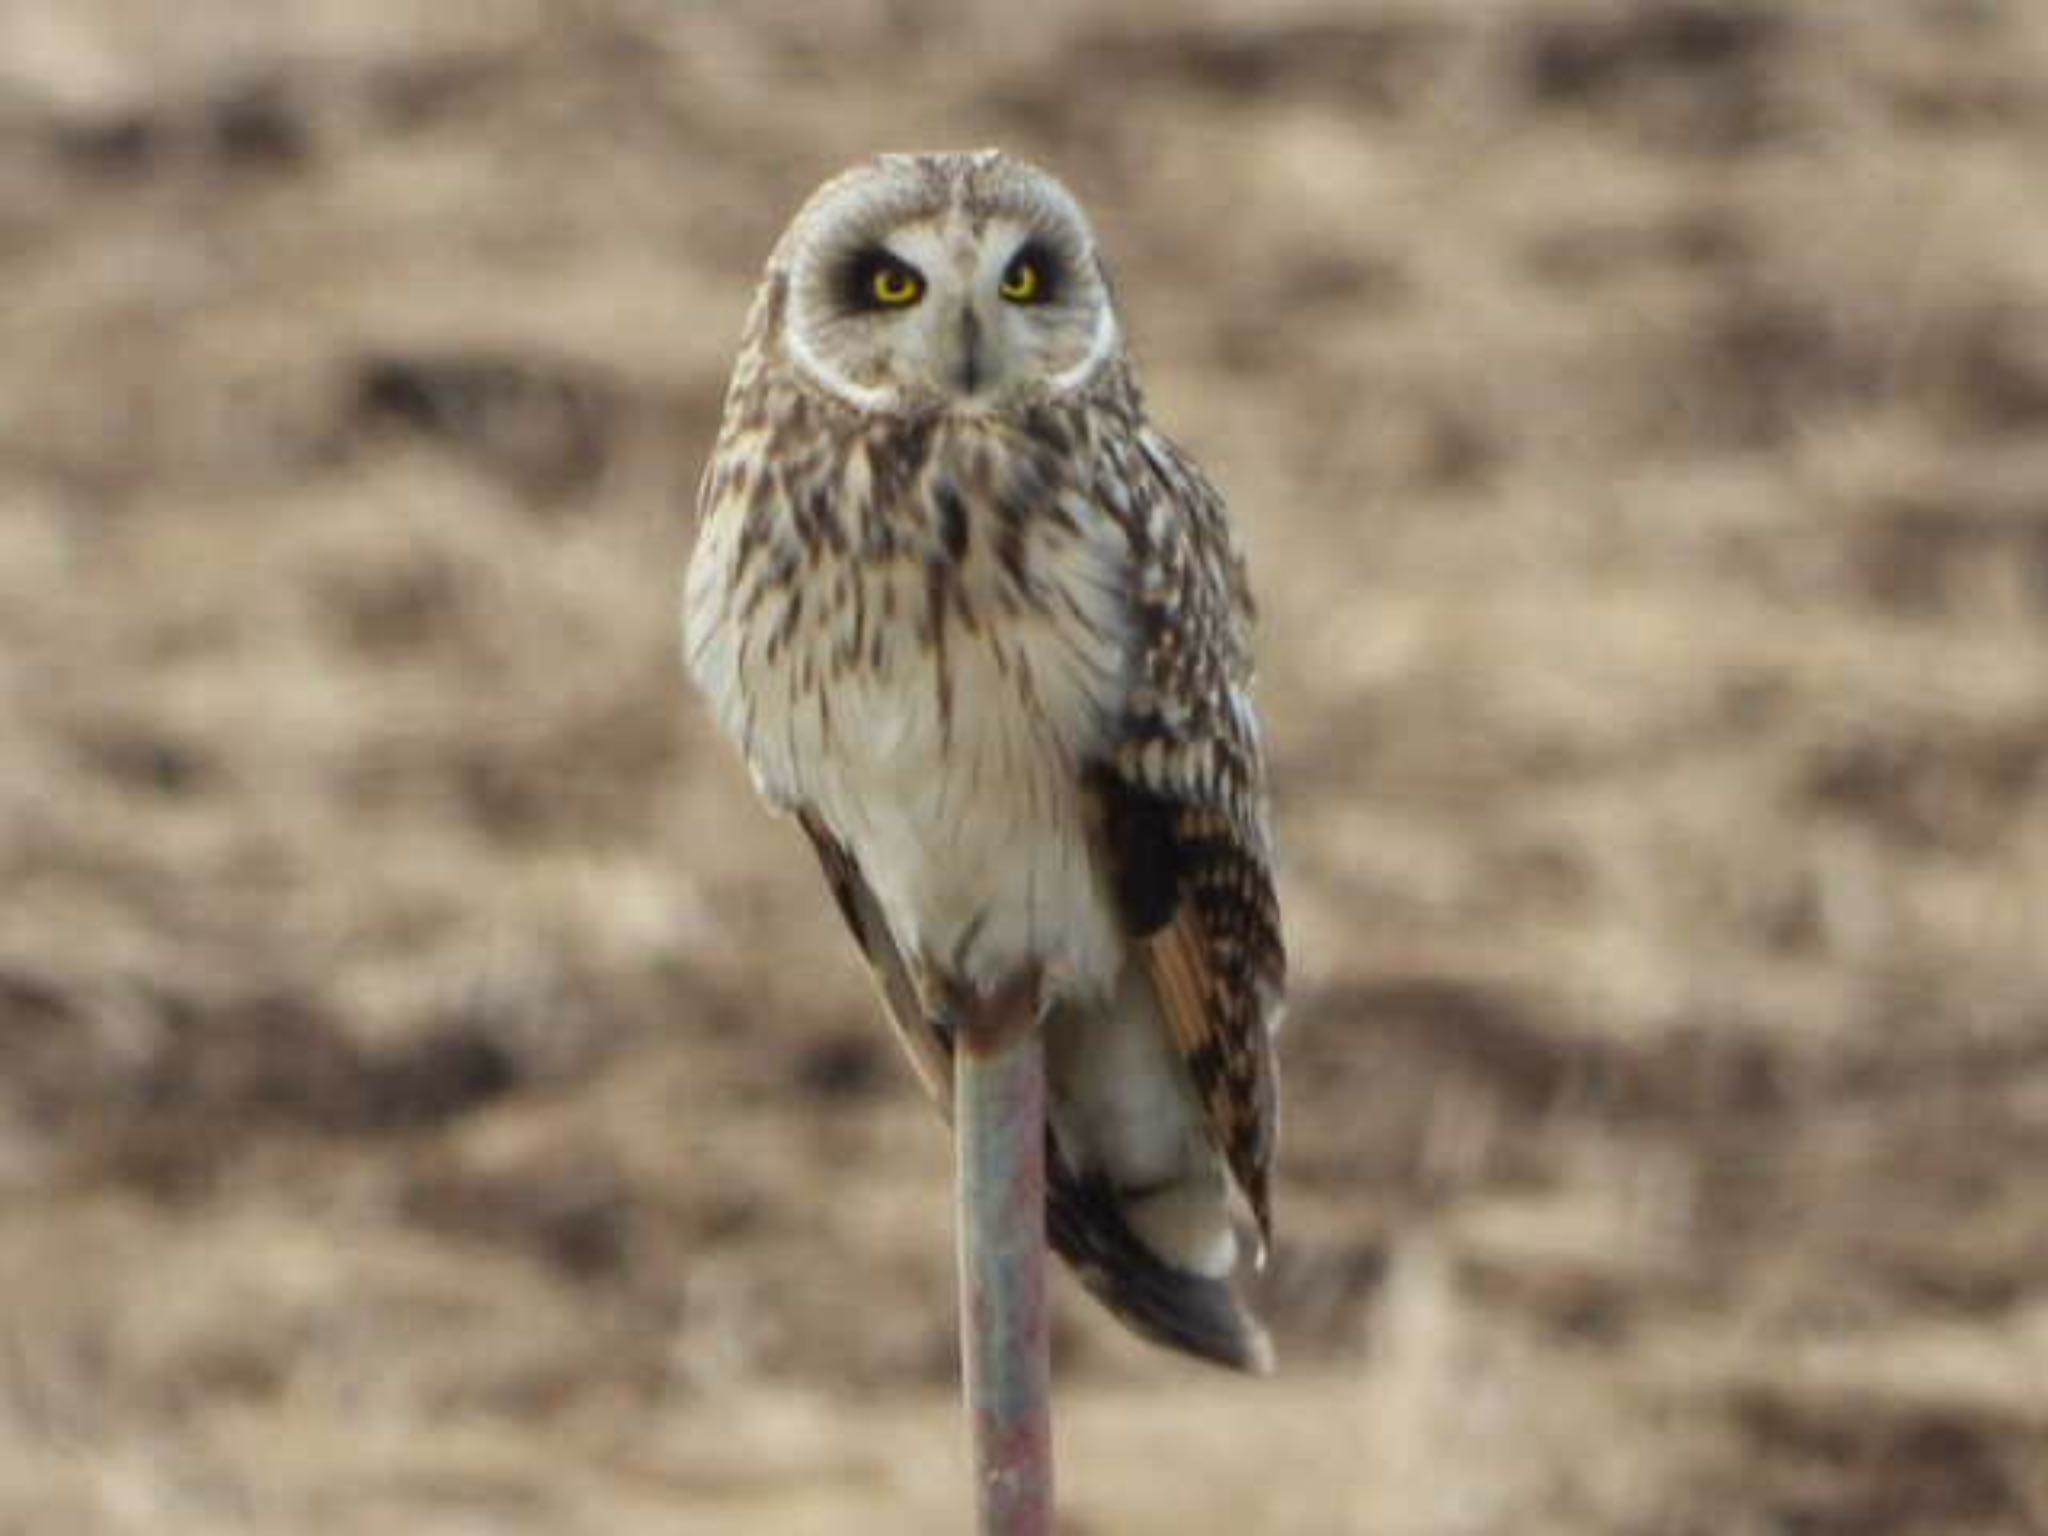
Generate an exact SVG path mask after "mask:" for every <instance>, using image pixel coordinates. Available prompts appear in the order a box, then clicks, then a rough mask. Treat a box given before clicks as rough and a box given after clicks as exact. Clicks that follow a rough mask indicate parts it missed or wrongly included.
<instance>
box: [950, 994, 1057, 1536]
mask: <svg viewBox="0 0 2048 1536" xmlns="http://www.w3.org/2000/svg"><path fill="white" fill-rule="evenodd" d="M1038 1004H1039V987H1038V976H1037V974H1036V973H1035V972H1031V973H1027V974H1026V975H1024V976H1023V977H1020V978H1018V979H1017V980H1014V981H1012V982H1009V983H1007V984H1006V985H1004V986H1003V987H1001V988H999V989H998V990H997V991H996V992H995V993H993V994H992V995H990V996H988V997H977V998H973V999H971V1000H964V1002H963V1005H962V1006H961V1007H960V1009H959V1011H958V1013H957V1014H956V1019H957V1023H958V1032H957V1035H956V1038H955V1045H954V1051H953V1106H954V1110H953V1113H954V1145H955V1148H956V1159H957V1161H956V1165H955V1193H956V1198H957V1202H958V1205H959V1237H960V1240H959V1252H960V1363H961V1378H962V1386H963V1389H964V1393H965V1399H966V1407H967V1414H968V1418H969V1421H970V1425H971V1430H972V1434H973V1442H974V1476H975V1507H976V1511H977V1515H978V1523H977V1526H976V1529H977V1530H978V1531H979V1532H980V1533H981V1536H1049V1533H1050V1532H1051V1530H1052V1511H1053V1495H1052V1424H1051V1419H1052V1410H1051V1401H1052V1392H1051V1368H1050V1353H1049V1349H1048V1343H1049V1339H1048V1334H1049V1317H1048V1313H1047V1310H1046V1301H1045V1270H1046V1262H1045V1047H1044V1042H1043V1040H1042V1038H1041V1035H1040V1031H1039V1028H1038Z"/></svg>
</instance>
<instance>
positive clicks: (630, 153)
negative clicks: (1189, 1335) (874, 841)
mask: <svg viewBox="0 0 2048 1536" xmlns="http://www.w3.org/2000/svg"><path fill="white" fill-rule="evenodd" d="M987 143H999V144H1002V145H1005V146H1007V147H1009V148H1011V149H1014V150H1016V151H1019V152H1022V153H1025V154H1027V155H1029V156H1031V157H1033V158H1036V159H1039V160H1041V161H1042V162H1043V163H1045V164H1046V165H1048V166H1050V167H1051V168H1053V169H1054V170H1056V171H1057V172H1058V173H1059V174H1061V175H1062V176H1063V177H1065V178H1066V179H1067V180H1068V181H1069V182H1070V183H1071V184H1072V186H1073V187H1074V188H1075V189H1076V191H1077V192H1078V194H1079V195H1080V196H1081V198H1082V200H1083V201H1084V202H1085V203H1086V204H1087V206H1088V207H1089V208H1091V209H1092V210H1093V212H1094V214H1095V216H1096V218H1097V220H1098V222H1099V224H1100V225H1101V227H1102V232H1103V235H1104V238H1105V240H1106V242H1107V245H1108V247H1109V250H1110V251H1111V253H1112V256H1113V258H1114V259H1115V261H1116V263H1117V266H1118V274H1119V277H1120V280H1121V285H1122V292H1123V295H1124V299H1125V302H1126V305H1127V308H1128V311H1129V320H1130V326H1131V330H1132V332H1133V335H1134V344H1135V347H1136V349H1137V352H1138V355H1139V357H1140V359H1141V361H1142V363H1143V365H1144V369H1145V378H1146V380H1147V383H1148V386H1149V389H1150V393H1151V397H1152V401H1153V405H1154V408H1155V412H1156V414H1157V416H1158V417H1159V418H1160V419H1161V420H1162V421H1163V422H1164V423H1166V424H1167V426H1168V427H1169V428H1170V429H1171V430H1172V431H1173V432H1174V433H1175V434H1176V435H1177V436H1178V437H1179V438H1180V439H1181V440H1183V441H1184V442H1185V443H1186V444H1188V445H1189V446H1190V447H1191V448H1192V449H1193V451H1194V452H1195V454H1196V455H1197V457H1198V458H1199V459H1200V460H1201V461H1202V462H1203V463H1204V464H1205V465H1206V466H1207V467H1208V468H1209V470H1210V471H1211V472H1212V474H1213V475H1214V476H1215V477H1216V478H1217V480H1218V481H1219V482H1220V484H1221V485H1222V486H1223V487H1224V488H1225V489H1226V491H1227V492H1228V494H1229V496H1230V498H1231V500H1232V502H1233V504H1234V505H1235V507H1236V510H1237V513H1238V517H1239V522H1240V526H1241V528H1242V530H1243V533H1244V536H1245V539H1246V542H1247V544H1248V546H1249V549H1250V554H1251V558H1252V564H1253V568H1254V573H1255V577H1256V579H1257V582H1258V585H1259V588H1260V590H1261V592H1262V594H1263V597H1264V600H1265V619H1264V631H1263V636H1262V650H1261V658H1262V665H1263V669H1264V680H1263V689H1264V692H1263V700H1264V706H1265V709H1266V712H1267V715H1268V720H1269V725H1270V734H1271V741H1272V751H1273V766H1274V772H1275V775H1276V780H1277V789H1278V812H1279V831H1280V836H1281V840H1282V843H1283V844H1284V852H1285V858H1284V863H1283V876H1284V878H1283V895H1284V899H1285V903H1286V907H1287V915H1288V921H1289V933H1290V940H1291V946H1292V950H1293V956H1294V973H1295V977H1296V981H1295V986H1294V992H1293V1005H1292V1010H1291V1014H1290V1017H1289V1024H1288V1033H1287V1036H1286V1040H1285V1060H1286V1065H1287V1070H1288V1076H1289V1093H1288V1099H1287V1120H1286V1140H1285V1150H1284V1156H1283V1158H1282V1167H1281V1175H1280V1181H1279V1207H1280V1213H1281V1223H1282V1228H1283V1233H1284V1236H1283V1239H1282V1242H1281V1245H1280V1248H1279V1251H1278V1255H1277V1260H1276V1262H1275V1264H1274V1266H1273V1268H1272V1271H1271V1273H1270V1275H1269V1276H1267V1277H1266V1279H1265V1281H1264V1282H1263V1283H1262V1286H1261V1294H1262V1298H1263V1304H1264V1305H1265V1307H1266V1309H1267V1310H1268V1312H1269V1313H1270V1315H1271V1317H1272V1318H1273V1320H1274V1323H1275V1326H1276V1329H1277V1333H1278V1337H1279V1341H1280V1345H1281V1353H1282V1360H1283V1370H1282V1373H1281V1374H1280V1376H1279V1377H1278V1378H1277V1379H1275V1380H1273V1381H1271V1382H1265V1383H1248V1382H1240V1381H1237V1380H1233V1379H1227V1378H1224V1377H1222V1376H1219V1375H1216V1374H1214V1373H1211V1372H1208V1371H1206V1370H1204V1369H1202V1368H1200V1367H1197V1366H1191V1365H1185V1364H1182V1363H1180V1362H1178V1361H1175V1360H1171V1359H1167V1358H1164V1357H1162V1356H1160V1355H1158V1354H1156V1353H1154V1352H1152V1351H1150V1350H1148V1349H1146V1348H1144V1347H1143V1346H1141V1345H1138V1344H1135V1343H1133V1342H1131V1341H1130V1340H1128V1339H1126V1338H1125V1337H1124V1336H1122V1335H1121V1334H1120V1333H1119V1332H1118V1331H1117V1329H1116V1328H1115V1326H1114V1325H1113V1324H1111V1323H1109V1322H1107V1321H1106V1320H1105V1319H1104V1318H1103V1317H1102V1316H1101V1315H1100V1314H1099V1313H1098V1312H1097V1311H1096V1310H1094V1309H1093V1308H1092V1307H1090V1306H1089V1305H1088V1304H1086V1302H1085V1301H1084V1300H1083V1299H1082V1298H1080V1296H1079V1294H1078V1292H1077V1291H1076V1290H1075V1288H1074V1287H1073V1286H1072V1285H1071V1284H1069V1283H1067V1282H1066V1281H1064V1280H1063V1281H1061V1282H1060V1285H1061V1289H1060V1294H1059V1305H1060V1317H1059V1324H1058V1340H1057V1342H1058V1351H1059V1367H1058V1369H1059V1376H1060V1399H1059V1427H1060V1436H1061V1456H1062V1465H1061V1476H1062V1480H1063V1493H1064V1502H1065V1504H1066V1506H1067V1507H1068V1510H1069V1515H1068V1518H1067V1520H1066V1522H1065V1524H1064V1525H1063V1527H1062V1529H1063V1530H1064V1531H1066V1532H1068V1533H1070V1536H1081V1533H1086V1536H1107V1533H1126V1532H1153V1531H1159V1532H1173V1533H1176V1536H1193V1533H1196V1532H1210V1531H1216V1532H1223V1531H1229V1532H1252V1531H1257V1532H1268V1531H1272V1532H1371V1533H1405V1536H1448V1533H1474V1536H1479V1533H1495V1532H1500V1533H1506V1532H1514V1533H1517V1536H1527V1533H1552V1532H1555V1533H1647V1532H1660V1533H1697V1536H1708V1533H1712V1536H1746V1533H1758V1536H1762V1533H1801V1536H1834V1533H1843V1536H1846V1533H1880V1536H1882V1533H1905V1532H1913V1533H1930V1532H1932V1533H1961V1532H1972V1533H1978V1532H1982V1533H1993V1532H1995V1533H2022V1532H2041V1531H2044V1530H2048V1386H2044V1382H2048V8H2044V7H2043V6H2041V5H2039V4H2037V3H2032V0H2008V3H1998V0H1862V3H1858V4H1854V5H1848V4H1829V3H1823V0H1809V3H1764V0H1638V3H1622V0H1465V3H1460V4H1456V5H1451V4H1444V3H1438V0H1386V3H1382V4H1372V5H1364V4H1360V5H1349V6H1347V5H1344V4H1341V3H1336V0H1320V3H1315V0H1302V3H1272V4H1265V5H1256V6H1255V5H1244V4H1223V3H1208V4H1193V5H1190V4H1180V3H1169V0H1141V3H1135V4H1130V5H1125V6H1120V7H1114V8H1110V7H1099V6H1094V5H1089V4H1085V3H1082V0H1031V3H1029V4H1025V5H1015V6H995V5H981V6H966V7H957V6H949V5H942V4H938V3H935V0H858V3H843V4H832V5H829V6H828V5H824V4H798V3H795V0H763V3H751V4H748V5H746V6H744V7H742V6H738V5H726V6H714V5H709V4H692V3H685V0H574V3H567V0H557V3H545V4H544V3H541V0H525V3H519V0H500V3H491V4H484V3H472V4H446V5H436V6H423V5H415V4H406V3H402V0H273V3H269V4H265V5H262V6H249V5H243V4H235V3H232V0H181V3H180V4H178V5H176V6H170V5H164V4H160V3H151V0H63V3H58V0H5V3H0V1532H6V1533H17V1532H19V1533H44V1532H57V1531H63V1532H80V1533H99V1532H109V1533H112V1532H151V1533H157V1532H166V1533H187V1532H207V1533H217V1532H223V1531H228V1532H233V1531H250V1532H294V1533H299V1532H304V1533H327V1532H337V1533H338V1532H392V1531H402V1532H408V1533H412V1532H418V1533H427V1536H438V1533H455V1532H500V1531H503V1532H525V1531H533V1532H541V1531H546V1532H606V1533H627V1536H631V1533H638V1532H656V1531H660V1532H678V1531H691V1532H695V1531H705V1532H718V1531H775V1532H795V1533H807V1532H820V1533H826V1532H874V1531H896V1530H903V1531H912V1530H946V1529H959V1528H960V1527H961V1522H962V1520H963V1519H964V1512H965V1510H966V1501H965V1498H964V1492H965V1468H964V1456H963V1454H962V1449H961V1446H960V1430H959V1426H958V1424H957V1421H956V1416H955V1412H954V1408H953V1342H952V1340H953V1317H952V1302H951V1294H952V1291H951V1285H952V1280H951V1276H952V1270H951V1257H950V1252H951V1250H950V1241H951V1239H950V1232H949V1227H948V1207H947V1189H948V1183H947V1181H948V1160H947V1156H946V1152H945V1144H944V1139H943V1136H942V1133H941V1132H940V1129H939V1127H938V1124H937V1122H936V1120H935V1118H934V1116H933V1115H932V1114H931V1112H930V1111H929V1109H928V1108H927V1107H926V1105H925V1104H924V1103H922V1102H921V1101H920V1099H919V1095H918V1093H917V1091H916V1090H915V1088H914V1086H913V1084H912V1082H911V1080H910V1077H909V1074H908V1073H907V1072H906V1071H905V1070H903V1068H902V1066H901V1064H900V1063H899V1062H898V1061H897V1059H896V1056H895V1052H894V1047H893V1044H892V1042H891V1041H890V1039H889V1038H888V1034H887V1031H886V1029H885V1027H884V1025H883V1024H882V1022H881V1020H880V1018H879V1017H878V1015H877V1011H876V1009H875V1007H874V1005H873V1003H872V1000H871V995H870V992H869V988H868V983H867V981H866V979H865V978H864V976H863V975H862V973H861V971H860V970H859V968H858V967H857V966H856V964H855V963H854V960H853V956H852V953H851V946H850V944H849V943H848V942H847V941H846V939H845V937H844V936H843V934H842V932H841V931H840V927H839V923H838V919H837V916H836V915H835V913H834V912H833V911H832V909H831V906H830V903H829V900H828V899H827V897H826V895H825V892H824V890H823V889H822V886H821V883H820V882H819V880H818V878H817V876H816V873H815V871H814V869H813V867H812V864H811V860H810V858H809V855H808V853H807V852H806V850H805V849H804V848H803V847H802V846H801V842H800V839H798V838H797V837H795V836H794V835H793V834H792V833H791V831H790V830H789V829H788V828H787V827H786V826H784V825H781V824H776V823H773V822H771V821H770V820H769V819H768V818H767V817H766V816H765V815H764V814H763V813H762V812H761V811H760V810H759V809H758V808H757V806H756V804H755V802H754V799H753V796H752V793H751V790H750V788H749V786H748V784H747V782H746V779H745V776H744V774H743V773H742V772H741V770H740V769H739V767H738V765H737V763H736V761H735V760H734V758H733V757H732V755H731V754H730V753H729V752H728V751H727V750H726V749H725V748H724V747H723V745H722V744H721V743H719V742H718V741H716V740H715V739H714V737H713V735H712V733H711V730H710V728H709V726H708V723H707V721H706V720H705V718H704V715H703V713H702V712H701V711H700V709H699V708H698V707H697V704H696V702H695V701H694V700H693V699H692V698H690V697H689V696H688V694H687V692H686V690H685V687H684V684H683V682H682V678H681V671H680V666H679V662H678V657H677V651H678V642H677V632H676V631H677V626H676V621H675V608H676V602H677V596H678V584H679V579H680V572H681V568H682V563H683V561H684V558H685V555H686V552H687V549H688V546H689V540H690V535H691V523H692V514H691V498H692V493H693V488H694V482H695V478H696V474H697V470H698V467H699V465H700V463H701V461H702V459H703V456H704V454H705V451H706V449H707V447H708V445H709V441H710V437H711V434H712V432H713V429H714V426H715V423H716V419H717V413H718V408H719V401H720V393H721V390H722V388H723V384H724V378H725V371H726V368H727V365H728V362H729V360H730V357H731V353H732V350H733V346H734V343H735V340H736V338H737V335H738V330H739V326H740V321H741V317H742V313H743V310H744V306H745V304H746V302H747V298H748V295H749V293H750V291H751V288H752V285H753V282H754V279H755V276H756V274H757V272H758V270H759V267H760V263H761V261H762V259H763V257H764V256H765V254H766V252H767V248H768V246H769V244H770V243H771V241H772V240H773V238H774V236H775V234H776V233H777V231H778V230H779V229H780V228H781V226H782V224H783V222H784V220H785V219H786V218H787V217H788V215H789V213H790V212H791V211H792V210H793V208H794V207H795V205H796V204H797V203H798V201H800V199H801V198H802V196H803V195H804V194H805V193H806V192H807V191H808V190H809V189H810V188H811V186H812V185H814V184H815V183H816V182H817V181H819V180H821V179H822V178H823V177H824V176H826V175H827V174H829V173H830V172H832V171H834V170H835V169H837V168H838V167H839V166H840V165H842V164H843V163H844V162H846V161H848V160H850V159H852V158H854V157H856V156H857V155H861V154H865V153H867V152H869V151H872V150H875V149H881V148H928V147H942V146H943V147H958V146H972V145H980V144H987Z"/></svg>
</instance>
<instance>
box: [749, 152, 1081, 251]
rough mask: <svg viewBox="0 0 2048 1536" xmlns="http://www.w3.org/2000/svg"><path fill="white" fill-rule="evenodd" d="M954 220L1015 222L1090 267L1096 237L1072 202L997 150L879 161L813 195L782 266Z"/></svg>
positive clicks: (787, 240)
mask: <svg viewBox="0 0 2048 1536" xmlns="http://www.w3.org/2000/svg"><path fill="white" fill-rule="evenodd" d="M949 213H958V214H959V215H960V216H961V217H962V218H964V219H965V220H966V221H967V223H968V224H969V226H970V227H973V228H975V229H977V230H978V229H982V228H985V227H986V226H987V225H988V224H989V223H991V222H992V221H994V220H997V219H1008V220H1012V221H1014V222H1016V223H1018V224H1019V225H1022V226H1023V227H1025V228H1026V229H1028V230H1030V231H1031V233H1033V234H1035V235H1038V236H1040V237H1041V238H1044V239H1047V240H1051V241H1056V242H1059V243H1060V244H1061V245H1063V246H1070V247H1072V249H1068V250H1066V251H1064V254H1065V255H1067V256H1068V257H1069V259H1071V260H1073V261H1076V262H1080V261H1092V260H1093V259H1094V254H1095V234H1094V231H1093V230H1092V229H1090V228H1089V225H1088V217H1087V215H1086V214H1084V213H1083V212H1082V211H1081V205H1080V204H1079V203H1078V202H1076V201H1075V200H1074V197H1073V194H1072V193H1070V192H1068V191H1067V189H1066V188H1065V187H1063V186H1061V185H1060V183H1059V182H1058V181H1057V180H1055V179H1054V178H1053V177H1052V176H1051V175H1050V174H1048V173H1047V172H1045V171H1042V170H1040V169H1039V168H1038V167H1037V166H1035V165H1031V164H1029V163H1028V162H1026V161H1023V160H1018V159H1015V158H1014V157H1012V156H1010V155H1007V154H1005V153H1003V151H1001V150H999V149H982V150H974V151H971V152H948V153H937V154H886V155H877V156H875V157H874V158H873V159H872V160H869V161H866V162H864V163H862V164H860V165H856V166H854V167H853V168H852V169H850V170H847V171H842V172H841V173H840V174H839V175H837V176H835V177H833V178H832V179H831V180H830V181H828V182H826V183H825V184H824V185H823V186H822V187H820V188H819V189H818V190H817V191H816V192H814V193H812V194H811V197H810V199H809V201H807V202H806V203H805V204H804V206H803V208H802V209H801V210H800V211H799V212H798V214H797V216H796V218H795V219H794V220H793V221H792V223H791V224H790V228H789V233H788V234H787V235H785V236H784V237H783V242H782V254H783V257H784V259H785V261H787V260H789V259H790V258H791V257H792V256H793V255H794V253H795V252H797V251H799V250H801V249H803V248H804V247H805V246H806V245H808V244H809V243H810V242H812V241H814V240H818V239H820V238H823V239H826V240H829V241H832V242H834V243H845V244H854V243H858V242H861V241H866V240H876V239H879V238H881V237H882V236H883V235H885V234H887V233H888V232H889V231H890V230H892V229H896V228H900V227H901V226H903V225H905V224H914V223H918V222H920V221H924V220H936V219H940V218H943V217H944V216H946V215H947V214H949Z"/></svg>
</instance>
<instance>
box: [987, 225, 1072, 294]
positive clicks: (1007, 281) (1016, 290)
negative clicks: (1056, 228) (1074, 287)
mask: <svg viewBox="0 0 2048 1536" xmlns="http://www.w3.org/2000/svg"><path fill="white" fill-rule="evenodd" d="M1065 282H1066V269H1065V268H1064V267H1062V266H1061V265H1060V259H1059V257H1058V256H1057V255H1055V254H1054V252H1053V249H1052V247H1051V246H1050V245H1048V244H1046V242H1045V241H1043V240H1039V239H1035V238H1034V239H1030V240H1026V241H1025V242H1024V243H1023V244H1022V245H1021V246H1019V247H1018V248H1017V254H1016V255H1014V256H1012V257H1011V258H1010V261H1009V264H1008V265H1007V266H1005V267H1004V268H1003V278H1002V293H1003V297H1004V298H1006V299H1009V300H1010V301H1011V302H1013V303H1017V304H1049V303H1051V302H1052V301H1053V300H1054V299H1056V298H1058V297H1059V295H1060V289H1061V288H1062V287H1064V286H1065Z"/></svg>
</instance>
